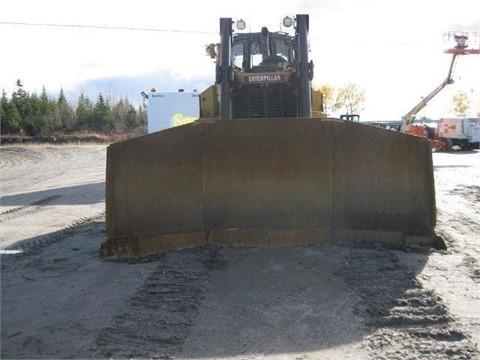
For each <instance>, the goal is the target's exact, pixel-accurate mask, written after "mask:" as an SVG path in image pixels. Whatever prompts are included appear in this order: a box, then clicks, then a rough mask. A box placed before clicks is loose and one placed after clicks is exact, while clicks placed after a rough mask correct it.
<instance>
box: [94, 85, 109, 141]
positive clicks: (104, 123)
mask: <svg viewBox="0 0 480 360" xmlns="http://www.w3.org/2000/svg"><path fill="white" fill-rule="evenodd" d="M93 121H94V129H93V130H95V131H101V132H110V131H111V130H112V129H113V126H112V116H111V111H110V107H109V106H108V103H107V102H106V101H105V100H104V99H103V95H102V93H100V94H98V99H97V102H96V103H95V106H94V107H93Z"/></svg>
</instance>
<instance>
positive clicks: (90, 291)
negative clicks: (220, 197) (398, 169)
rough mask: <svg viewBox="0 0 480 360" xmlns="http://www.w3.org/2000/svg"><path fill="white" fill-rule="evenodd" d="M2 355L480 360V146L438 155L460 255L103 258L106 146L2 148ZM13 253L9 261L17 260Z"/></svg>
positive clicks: (441, 229)
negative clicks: (101, 253)
mask: <svg viewBox="0 0 480 360" xmlns="http://www.w3.org/2000/svg"><path fill="white" fill-rule="evenodd" d="M0 151H1V153H0V155H1V158H0V169H1V180H2V185H1V187H2V188H1V190H2V203H1V206H0V227H1V229H0V249H9V250H19V251H21V252H20V253H17V254H13V253H11V254H3V255H0V256H1V258H0V259H1V280H2V281H1V299H0V301H1V356H2V358H73V357H77V358H78V357H81V358H89V357H93V358H177V359H193V358H195V359H200V358H202V359H204V358H205V359H206V358H215V359H218V358H229V359H232V358H237V359H406V358H408V359H479V358H480V353H479V348H478V344H479V343H480V272H479V264H480V249H479V247H478V235H479V234H480V228H479V226H480V225H479V224H480V205H479V203H478V199H479V195H480V186H479V182H478V179H479V178H480V152H478V151H475V152H462V153H461V152H454V153H435V154H434V164H435V181H436V190H437V191H436V193H437V205H438V226H437V232H438V233H439V234H440V235H441V236H442V237H443V238H444V239H445V241H446V242H447V246H448V250H446V251H435V250H431V249H421V248H407V249H403V250H393V249H385V248H383V247H382V246H379V245H378V246H372V247H371V248H347V247H339V246H331V245H322V246H313V247H293V248H288V249H231V248H228V247H205V248H195V249H186V250H182V251H175V252H170V253H168V254H164V255H159V256H153V257H147V258H143V259H137V260H117V261H102V260H100V259H99V258H98V250H99V247H100V243H101V242H102V241H103V240H104V238H105V231H104V214H103V208H104V181H105V173H104V171H105V170H104V169H105V147H104V146H88V147H84V146H78V147H74V146H70V147H64V146H60V147H46V146H39V147H33V146H28V147H2V148H1V149H0ZM4 252H5V251H4Z"/></svg>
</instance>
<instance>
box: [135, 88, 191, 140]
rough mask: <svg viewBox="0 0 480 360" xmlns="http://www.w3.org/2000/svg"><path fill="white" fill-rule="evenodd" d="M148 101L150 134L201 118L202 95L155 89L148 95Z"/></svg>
mask: <svg viewBox="0 0 480 360" xmlns="http://www.w3.org/2000/svg"><path fill="white" fill-rule="evenodd" d="M142 95H143V96H144V97H145V98H147V100H148V133H149V134H151V133H153V132H156V131H160V130H165V129H168V128H171V127H174V126H178V125H183V124H186V123H189V122H192V121H194V120H197V119H198V118H199V116H200V93H198V92H197V91H192V92H186V91H183V90H179V91H178V92H158V91H157V90H156V89H155V88H152V89H151V90H150V93H149V94H148V95H147V94H145V93H144V92H143V93H142Z"/></svg>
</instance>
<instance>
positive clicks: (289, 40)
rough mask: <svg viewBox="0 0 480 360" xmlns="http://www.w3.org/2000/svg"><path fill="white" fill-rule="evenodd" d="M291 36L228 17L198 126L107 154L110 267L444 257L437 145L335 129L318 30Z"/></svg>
mask: <svg viewBox="0 0 480 360" xmlns="http://www.w3.org/2000/svg"><path fill="white" fill-rule="evenodd" d="M284 25H285V26H288V25H292V26H293V28H294V30H295V31H294V34H292V35H290V34H288V33H286V32H270V31H269V30H268V29H267V28H266V27H264V28H262V29H261V31H260V32H257V33H242V32H239V31H234V30H233V22H232V19H231V18H221V19H220V42H219V43H218V44H215V45H213V44H212V45H210V46H209V47H208V51H209V53H210V54H211V56H212V57H213V58H215V59H216V61H215V63H216V79H215V84H214V85H213V86H211V87H209V88H208V89H206V90H205V91H204V92H202V94H201V95H200V100H199V102H200V104H199V106H200V118H199V119H198V120H197V121H195V122H193V123H191V124H187V125H182V126H178V127H174V128H170V129H166V130H162V131H158V132H154V133H152V134H149V135H146V136H142V137H139V138H135V139H131V140H127V141H123V142H118V143H114V144H111V145H110V146H109V147H108V149H107V174H106V230H107V236H108V238H107V239H106V241H105V242H104V243H103V244H102V245H101V249H100V256H101V257H102V258H109V257H124V256H144V255H149V254H158V253H162V252H165V251H168V250H171V249H181V248H186V247H193V246H203V245H209V244H223V245H231V246H237V247H249V246H256V247H283V246H299V245H312V244H320V243H327V242H328V243H334V244H353V245H363V244H371V243H375V242H379V243H383V244H386V245H391V246H404V245H422V246H423V245H424V246H432V247H435V248H442V247H444V244H443V242H442V240H441V239H440V238H439V237H438V236H436V235H435V232H434V228H435V222H436V208H435V190H434V178H433V165H432V152H431V149H430V144H429V142H428V140H427V139H424V138H420V137H414V136H410V135H407V134H403V133H400V132H395V131H390V130H385V129H381V128H378V127H374V126H370V125H364V124H361V123H358V122H352V121H347V120H342V119H336V118H328V117H325V116H324V114H323V113H322V97H321V94H320V93H319V92H317V91H312V85H311V81H312V79H313V75H314V74H313V62H312V61H309V59H308V31H309V17H308V15H296V16H295V18H293V19H292V18H285V20H284ZM238 28H241V26H237V29H238Z"/></svg>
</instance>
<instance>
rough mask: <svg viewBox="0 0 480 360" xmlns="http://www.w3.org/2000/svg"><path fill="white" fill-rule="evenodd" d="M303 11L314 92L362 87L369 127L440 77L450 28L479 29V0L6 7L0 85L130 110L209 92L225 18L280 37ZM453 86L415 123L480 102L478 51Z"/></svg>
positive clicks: (101, 2)
mask: <svg viewBox="0 0 480 360" xmlns="http://www.w3.org/2000/svg"><path fill="white" fill-rule="evenodd" d="M167 4H168V5H167ZM300 13H307V14H310V34H309V35H310V46H311V52H310V58H311V60H313V61H314V63H315V78H314V84H315V85H321V84H327V83H328V84H331V85H333V86H335V87H338V86H342V85H344V84H346V83H348V82H354V83H356V84H358V85H359V86H360V87H361V88H362V89H364V90H365V91H366V96H367V100H368V101H367V103H366V106H365V109H364V110H363V111H362V112H361V115H362V118H363V119H364V120H367V119H368V120H372V119H400V118H401V116H402V115H404V114H405V113H406V112H407V111H409V110H410V108H412V107H413V106H414V105H415V104H416V103H417V102H418V101H420V99H421V97H422V96H426V95H427V94H428V93H429V92H430V91H432V90H433V89H434V88H435V87H436V86H437V85H439V84H440V83H441V82H442V81H443V80H444V79H445V77H446V75H447V71H448V66H449V63H450V60H451V55H448V54H444V52H443V51H444V50H445V49H446V48H448V47H449V44H446V43H444V41H443V34H444V33H445V32H448V31H468V32H480V1H476V0H456V1H455V2H453V1H438V0H402V1H389V0H316V1H313V0H311V1H295V0H289V1H285V0H277V1H267V0H264V1H258V0H255V1H254V0H242V1H241V2H236V1H225V0H223V1H222V0H221V1H214V0H203V1H186V0H176V1H161V0H143V1H133V0H116V1H110V0H96V1H93V0H82V1H79V0H70V1H65V0H22V1H4V2H3V3H2V5H1V7H0V39H1V45H2V51H1V54H2V55H1V57H0V88H1V89H4V90H5V91H6V92H7V94H8V95H10V94H11V92H12V91H15V89H16V87H15V84H16V80H17V79H19V78H20V79H21V80H22V81H23V83H24V86H25V89H26V90H27V91H30V92H34V91H36V92H40V91H41V89H42V86H45V87H46V89H47V91H48V92H50V93H52V94H58V92H59V90H60V87H63V89H64V90H65V92H66V93H67V94H70V95H71V96H72V98H75V96H77V95H79V94H80V93H81V92H87V93H91V91H92V89H93V91H97V92H98V91H102V92H103V93H107V92H109V93H110V94H113V95H115V96H125V95H127V96H128V98H129V99H130V100H131V101H133V102H135V101H139V99H140V92H141V91H142V90H148V89H149V88H150V86H156V87H157V88H158V89H159V90H161V91H175V90H177V89H178V88H179V87H182V88H185V89H186V90H190V89H193V88H197V89H198V90H203V89H204V88H205V87H207V86H208V85H209V84H210V83H212V82H213V79H214V65H213V63H212V61H211V59H210V58H209V57H207V56H205V52H204V48H205V45H206V44H208V43H211V42H218V40H219V35H218V30H219V18H220V17H232V18H233V19H234V20H236V19H239V18H242V19H244V20H245V21H246V22H247V26H248V28H249V29H251V30H252V31H259V30H260V27H261V26H263V25H266V26H268V27H269V29H270V30H271V31H276V30H280V23H281V19H282V18H283V17H284V16H286V15H290V16H294V15H295V14H300ZM7 23H9V24H7ZM11 23H17V24H16V25H14V24H11ZM19 23H22V24H19ZM27 24H32V25H27ZM33 24H45V25H81V26H82V27H61V26H38V25H33ZM88 26H92V27H88ZM99 27H110V28H114V29H102V28H99ZM120 28H132V29H133V28H136V29H153V30H155V31H152V30H150V31H141V30H127V29H120ZM471 40H473V39H471ZM472 45H473V44H472ZM477 46H478V44H477ZM454 79H455V83H454V84H453V85H449V86H448V87H447V88H446V89H445V90H444V91H443V92H442V93H441V94H440V95H439V96H438V97H436V98H435V99H434V100H432V101H431V103H430V104H429V105H428V106H427V107H426V108H425V110H424V111H422V112H421V113H420V114H419V115H426V116H429V117H432V118H438V117H441V116H449V115H450V114H449V113H448V110H449V108H450V105H451V100H450V99H451V97H452V95H453V94H454V93H455V92H457V91H459V90H464V91H467V92H469V93H471V94H472V95H473V94H476V98H477V99H478V98H479V97H480V55H468V56H462V57H461V58H460V59H459V61H458V63H457V66H456V69H455V75H454Z"/></svg>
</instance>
